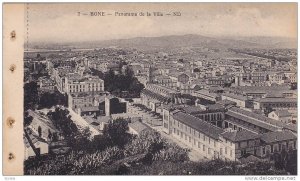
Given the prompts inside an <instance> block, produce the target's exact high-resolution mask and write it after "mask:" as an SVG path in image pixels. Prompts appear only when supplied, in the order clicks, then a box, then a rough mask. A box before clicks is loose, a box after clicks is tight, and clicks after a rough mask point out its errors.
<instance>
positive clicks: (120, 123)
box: [103, 118, 131, 147]
mask: <svg viewBox="0 0 300 181" xmlns="http://www.w3.org/2000/svg"><path fill="white" fill-rule="evenodd" d="M128 129H129V127H128V122H127V121H126V120H125V119H123V118H118V119H116V120H114V121H113V122H111V123H110V124H108V126H107V127H106V128H105V129H104V130H103V135H104V136H105V137H106V138H107V140H108V142H109V143H110V145H111V146H114V145H117V146H120V147H123V146H124V145H125V144H126V143H127V142H128V141H129V140H130V138H131V135H130V134H129V133H127V131H128Z"/></svg>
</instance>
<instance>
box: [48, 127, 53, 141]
mask: <svg viewBox="0 0 300 181" xmlns="http://www.w3.org/2000/svg"><path fill="white" fill-rule="evenodd" d="M52 138H53V135H52V133H51V131H50V129H48V139H49V140H52Z"/></svg>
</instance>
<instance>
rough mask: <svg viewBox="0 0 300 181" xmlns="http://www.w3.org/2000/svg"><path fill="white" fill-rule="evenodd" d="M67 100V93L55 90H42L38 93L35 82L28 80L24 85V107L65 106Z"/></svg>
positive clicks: (26, 108)
mask: <svg viewBox="0 0 300 181" xmlns="http://www.w3.org/2000/svg"><path fill="white" fill-rule="evenodd" d="M67 102H68V97H67V95H64V94H61V93H60V92H59V91H57V90H55V91H54V92H53V93H50V92H43V93H41V94H39V92H38V85H37V83H36V82H29V83H26V84H25V85H24V109H25V110H28V109H32V110H34V109H36V108H38V109H43V108H51V107H52V106H56V105H64V106H66V105H67Z"/></svg>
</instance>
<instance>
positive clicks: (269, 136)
mask: <svg viewBox="0 0 300 181" xmlns="http://www.w3.org/2000/svg"><path fill="white" fill-rule="evenodd" d="M294 139H297V136H296V135H295V134H293V133H292V132H291V131H277V132H269V133H265V134H262V135H261V140H262V141H264V142H265V143H273V142H279V141H287V140H294Z"/></svg>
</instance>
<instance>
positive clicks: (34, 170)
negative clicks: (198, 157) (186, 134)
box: [25, 110, 287, 175]
mask: <svg viewBox="0 0 300 181" xmlns="http://www.w3.org/2000/svg"><path fill="white" fill-rule="evenodd" d="M65 114H66V112H64V111H62V110H61V111H56V113H55V114H53V113H52V119H53V118H57V120H62V119H60V118H59V117H61V115H65ZM58 123H59V121H58ZM78 135H80V138H78V136H74V139H73V140H72V139H71V140H72V144H73V145H72V146H73V149H72V152H69V153H66V154H64V155H47V156H44V157H39V158H32V159H29V160H26V161H25V174H29V175H68V174H72V175H73V174H74V175H77V174H79V175H88V174H93V175H98V174H99V175H118V174H121V175H185V174H189V175H278V174H280V175H283V174H287V172H286V171H284V170H283V169H280V168H278V167H277V168H278V169H277V168H276V167H275V166H274V164H273V163H272V162H261V161H257V162H250V163H247V164H241V163H239V162H233V161H222V160H212V161H205V162H192V161H189V158H188V150H187V149H183V148H181V147H179V146H178V145H176V144H174V143H170V142H168V141H167V140H165V139H164V138H162V137H161V135H160V133H158V132H156V131H153V130H148V131H144V132H142V133H141V134H140V135H138V136H137V135H135V136H134V135H131V134H129V133H128V121H126V120H124V119H121V118H120V119H117V120H114V121H112V122H111V123H109V125H108V126H107V127H106V128H105V130H104V132H103V135H100V136H99V137H95V138H94V139H92V140H90V139H89V136H90V131H89V130H88V129H85V130H84V131H83V132H82V133H80V134H78ZM75 145H77V146H75Z"/></svg>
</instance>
